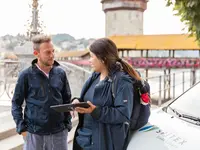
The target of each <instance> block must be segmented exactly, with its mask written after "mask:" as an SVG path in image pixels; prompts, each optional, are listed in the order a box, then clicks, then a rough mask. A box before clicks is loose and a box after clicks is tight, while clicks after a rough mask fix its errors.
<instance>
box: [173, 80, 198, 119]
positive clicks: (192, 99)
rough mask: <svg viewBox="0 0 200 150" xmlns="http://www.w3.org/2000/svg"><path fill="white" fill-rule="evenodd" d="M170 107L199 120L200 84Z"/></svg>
mask: <svg viewBox="0 0 200 150" xmlns="http://www.w3.org/2000/svg"><path fill="white" fill-rule="evenodd" d="M170 107H171V108H173V109H176V110H179V111H181V112H182V113H184V114H189V115H192V116H195V117H199V118H200V83H198V84H197V85H195V86H194V87H193V88H191V89H190V90H189V91H187V92H186V93H185V94H183V95H182V96H181V97H179V98H178V99H177V100H176V101H175V102H173V103H172V104H171V105H170Z"/></svg>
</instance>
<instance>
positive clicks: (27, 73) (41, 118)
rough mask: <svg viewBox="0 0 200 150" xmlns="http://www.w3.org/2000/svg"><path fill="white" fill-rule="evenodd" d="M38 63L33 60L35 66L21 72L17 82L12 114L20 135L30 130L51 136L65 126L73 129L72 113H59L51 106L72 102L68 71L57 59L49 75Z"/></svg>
mask: <svg viewBox="0 0 200 150" xmlns="http://www.w3.org/2000/svg"><path fill="white" fill-rule="evenodd" d="M36 63H37V59H35V60H33V62H32V66H30V67H29V68H27V69H25V70H23V71H22V72H21V73H20V75H19V78H18V81H17V83H16V87H15V92H14V96H13V99H12V115H13V118H14V121H15V123H16V125H17V132H18V133H19V134H20V133H21V132H24V131H28V132H30V133H34V134H38V135H49V134H54V133H57V132H60V131H62V130H64V129H66V128H67V129H68V131H70V130H71V115H70V113H59V112H56V111H55V110H53V109H51V108H50V106H52V105H58V104H67V103H70V99H71V91H70V87H69V83H68V80H67V77H66V74H65V71H64V70H63V69H61V68H60V67H59V63H58V62H56V61H54V65H53V67H52V69H51V70H50V72H49V77H47V76H46V75H45V74H44V73H43V72H42V71H41V70H40V69H39V68H38V67H37V66H36V65H35V64H36ZM24 100H25V109H24V113H23V111H22V104H23V103H24ZM23 114H24V116H23Z"/></svg>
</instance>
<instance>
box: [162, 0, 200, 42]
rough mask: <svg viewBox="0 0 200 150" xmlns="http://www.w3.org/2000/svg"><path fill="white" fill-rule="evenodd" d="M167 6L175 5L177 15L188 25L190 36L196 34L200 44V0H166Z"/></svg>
mask: <svg viewBox="0 0 200 150" xmlns="http://www.w3.org/2000/svg"><path fill="white" fill-rule="evenodd" d="M166 1H167V6H173V10H174V11H177V13H176V14H175V15H177V16H180V17H181V21H182V22H184V23H185V24H186V26H187V27H188V33H189V34H190V36H196V40H197V41H198V43H199V45H200V0H166Z"/></svg>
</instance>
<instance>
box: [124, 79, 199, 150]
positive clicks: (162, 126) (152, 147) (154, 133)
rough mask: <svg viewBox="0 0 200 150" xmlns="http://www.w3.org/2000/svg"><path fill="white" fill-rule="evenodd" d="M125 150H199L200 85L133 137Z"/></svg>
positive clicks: (156, 114) (155, 113) (158, 113)
mask: <svg viewBox="0 0 200 150" xmlns="http://www.w3.org/2000/svg"><path fill="white" fill-rule="evenodd" d="M127 150H200V82H199V83H197V84H195V85H194V86H193V87H192V88H190V89H189V90H187V91H186V92H184V93H183V94H182V95H181V96H179V97H178V98H176V99H175V100H174V101H173V102H172V103H170V104H169V105H168V106H167V107H163V108H159V109H158V110H154V111H152V113H151V117H150V118H149V123H148V124H147V125H145V126H144V127H142V128H141V129H139V130H138V131H136V132H135V133H133V134H132V136H131V138H130V143H129V145H128V148H127Z"/></svg>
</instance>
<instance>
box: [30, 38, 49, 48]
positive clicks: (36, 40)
mask: <svg viewBox="0 0 200 150" xmlns="http://www.w3.org/2000/svg"><path fill="white" fill-rule="evenodd" d="M32 42H33V49H34V50H39V49H40V45H41V44H42V43H46V42H51V37H50V36H48V35H43V34H39V35H36V36H34V37H33V38H32Z"/></svg>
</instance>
